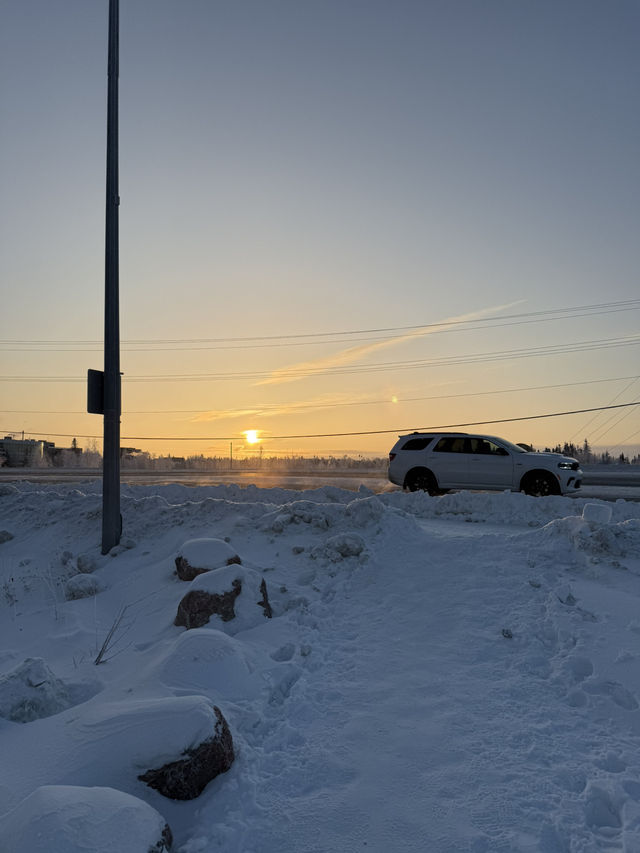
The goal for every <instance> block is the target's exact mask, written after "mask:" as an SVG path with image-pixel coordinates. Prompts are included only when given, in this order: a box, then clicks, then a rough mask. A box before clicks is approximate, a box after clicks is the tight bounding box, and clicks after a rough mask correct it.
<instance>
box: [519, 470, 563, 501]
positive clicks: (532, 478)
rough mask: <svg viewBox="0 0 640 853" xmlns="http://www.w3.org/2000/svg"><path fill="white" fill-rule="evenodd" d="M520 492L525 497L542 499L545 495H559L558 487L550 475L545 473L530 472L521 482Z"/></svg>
mask: <svg viewBox="0 0 640 853" xmlns="http://www.w3.org/2000/svg"><path fill="white" fill-rule="evenodd" d="M522 491H523V492H524V493H525V494H526V495H532V496H533V497H536V498H544V497H547V495H559V494H560V486H559V485H558V483H557V481H556V480H555V478H554V477H552V476H551V474H547V472H546V471H532V472H531V473H530V474H527V475H526V477H524V478H523V480H522Z"/></svg>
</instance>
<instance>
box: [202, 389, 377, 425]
mask: <svg viewBox="0 0 640 853" xmlns="http://www.w3.org/2000/svg"><path fill="white" fill-rule="evenodd" d="M380 402H384V401H381V400H380V397H379V395H378V396H375V397H374V396H372V395H371V394H367V395H364V394H362V395H360V396H356V397H354V395H353V394H331V395H328V394H327V395H324V396H322V397H317V398H316V399H315V400H299V401H297V402H295V403H265V405H264V406H255V407H253V408H238V409H232V408H230V409H212V410H210V411H208V412H198V414H197V415H195V416H194V417H191V418H189V421H190V422H191V423H202V422H210V421H222V420H235V419H237V418H245V419H247V418H258V417H259V418H273V417H276V416H277V415H292V414H297V413H298V412H303V411H305V410H308V409H314V410H316V409H330V408H333V407H334V406H345V405H350V406H351V405H357V404H358V403H360V404H363V403H380Z"/></svg>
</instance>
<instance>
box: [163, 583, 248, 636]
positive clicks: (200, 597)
mask: <svg viewBox="0 0 640 853" xmlns="http://www.w3.org/2000/svg"><path fill="white" fill-rule="evenodd" d="M205 571H206V572H208V571H209V569H205ZM241 591H242V584H241V583H240V581H239V580H234V581H231V589H230V590H229V591H228V592H223V593H216V592H205V591H200V590H191V592H188V593H187V594H186V595H185V597H184V598H183V599H182V601H181V602H180V604H179V605H178V613H177V614H176V618H175V621H174V623H173V624H174V625H178V626H181V625H184V627H185V628H187V630H188V629H189V628H202V626H203V625H206V624H207V622H208V621H209V619H210V618H211V616H213V615H216V616H219V617H220V618H221V619H222V621H223V622H229V621H231V619H234V618H235V615H236V614H235V611H234V608H233V604H234V602H235V600H236V598H237V597H238V596H239V595H240V592H241Z"/></svg>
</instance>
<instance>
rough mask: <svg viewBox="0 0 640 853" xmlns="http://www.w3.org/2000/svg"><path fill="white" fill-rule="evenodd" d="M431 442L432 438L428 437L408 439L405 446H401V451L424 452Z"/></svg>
mask: <svg viewBox="0 0 640 853" xmlns="http://www.w3.org/2000/svg"><path fill="white" fill-rule="evenodd" d="M432 441H433V436H432V435H430V436H429V437H428V438H424V437H423V438H410V439H409V441H407V442H406V443H405V444H403V445H402V449H403V450H424V449H425V447H428V446H429V445H430V444H431V442H432Z"/></svg>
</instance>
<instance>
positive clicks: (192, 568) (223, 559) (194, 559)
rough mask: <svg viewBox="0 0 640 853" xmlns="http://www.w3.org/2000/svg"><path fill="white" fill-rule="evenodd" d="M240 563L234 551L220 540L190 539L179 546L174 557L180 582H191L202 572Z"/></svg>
mask: <svg viewBox="0 0 640 853" xmlns="http://www.w3.org/2000/svg"><path fill="white" fill-rule="evenodd" d="M241 562H242V561H241V560H240V557H239V556H238V555H237V554H236V552H235V551H234V549H233V548H232V547H231V546H230V545H229V544H228V543H227V542H225V541H224V540H222V539H190V540H189V541H187V542H185V543H184V544H183V545H182V546H181V548H180V553H179V554H178V556H177V557H176V572H177V573H178V577H179V578H180V580H181V581H192V580H194V578H196V577H197V576H198V575H201V574H203V573H204V572H209V571H211V570H212V569H219V568H221V567H222V566H232V565H236V564H238V565H240V564H241Z"/></svg>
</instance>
